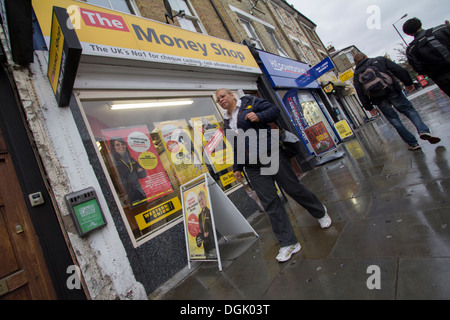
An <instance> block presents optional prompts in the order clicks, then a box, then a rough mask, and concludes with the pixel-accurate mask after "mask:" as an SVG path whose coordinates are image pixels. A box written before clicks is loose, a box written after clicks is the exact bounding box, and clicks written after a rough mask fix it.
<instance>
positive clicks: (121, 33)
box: [32, 0, 261, 74]
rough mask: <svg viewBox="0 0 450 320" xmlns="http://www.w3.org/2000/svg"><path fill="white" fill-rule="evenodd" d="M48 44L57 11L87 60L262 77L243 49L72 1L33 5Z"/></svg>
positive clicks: (41, 1)
mask: <svg viewBox="0 0 450 320" xmlns="http://www.w3.org/2000/svg"><path fill="white" fill-rule="evenodd" d="M32 1H33V2H32V3H33V9H34V11H35V13H36V17H37V19H38V22H39V25H40V27H41V30H42V33H43V35H44V38H45V40H46V42H47V45H48V44H49V39H50V32H51V20H52V10H53V6H57V7H62V8H66V9H67V12H68V14H69V16H70V20H71V22H72V25H73V27H74V29H75V31H76V33H77V36H78V38H79V40H80V43H81V45H82V48H83V55H92V56H102V57H112V58H121V59H130V60H140V61H150V62H159V63H170V64H180V65H192V66H198V67H205V68H213V69H226V70H234V71H240V72H249V73H257V74H259V73H261V70H260V68H259V67H258V64H257V63H256V61H255V59H254V58H253V56H252V54H251V53H250V50H249V49H248V48H247V47H246V46H244V45H241V44H238V43H234V42H230V41H226V40H222V39H219V38H214V37H210V36H206V35H203V34H199V33H196V32H191V31H187V30H184V29H181V28H178V27H174V26H172V25H168V24H164V23H160V22H156V21H152V20H149V19H144V18H141V17H137V16H134V15H130V14H125V13H121V12H117V11H113V10H108V9H104V8H101V7H97V6H94V5H90V4H87V3H85V2H80V1H73V0H32Z"/></svg>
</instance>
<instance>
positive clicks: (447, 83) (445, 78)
mask: <svg viewBox="0 0 450 320" xmlns="http://www.w3.org/2000/svg"><path fill="white" fill-rule="evenodd" d="M432 79H433V81H434V82H436V84H437V85H438V87H439V88H440V89H441V90H442V91H444V92H445V94H446V95H447V96H449V97H450V72H447V73H444V74H442V75H440V76H437V77H433V78H432Z"/></svg>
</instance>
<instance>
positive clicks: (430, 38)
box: [403, 18, 450, 97]
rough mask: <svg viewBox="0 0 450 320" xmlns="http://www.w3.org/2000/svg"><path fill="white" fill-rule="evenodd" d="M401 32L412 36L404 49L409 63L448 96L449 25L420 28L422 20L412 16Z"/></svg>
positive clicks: (449, 88)
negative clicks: (412, 38)
mask: <svg viewBox="0 0 450 320" xmlns="http://www.w3.org/2000/svg"><path fill="white" fill-rule="evenodd" d="M403 32H404V33H406V34H407V35H410V36H414V40H413V41H412V42H411V43H410V44H409V46H408V48H407V49H406V56H407V58H408V62H409V64H410V65H411V66H412V67H413V69H414V70H415V71H416V72H418V73H419V74H421V75H427V76H429V77H430V78H431V79H433V81H434V82H436V84H437V85H438V87H439V88H441V90H442V91H444V92H445V93H446V94H447V95H448V96H449V97H450V25H448V24H443V25H440V26H437V27H434V28H431V29H427V30H424V29H422V22H421V21H420V20H419V19H417V18H412V19H409V20H408V21H406V22H405V23H404V24H403Z"/></svg>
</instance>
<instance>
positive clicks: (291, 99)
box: [283, 89, 309, 145]
mask: <svg viewBox="0 0 450 320" xmlns="http://www.w3.org/2000/svg"><path fill="white" fill-rule="evenodd" d="M283 103H284V106H285V108H286V111H287V113H288V114H289V116H290V118H291V119H292V124H293V125H294V126H295V128H296V130H297V132H298V133H299V134H300V137H301V138H302V140H303V141H304V142H305V145H308V139H307V138H306V135H305V132H304V130H305V129H306V128H308V127H309V124H308V122H307V121H306V119H305V116H304V114H303V108H302V106H301V104H300V101H299V99H298V89H292V90H289V91H288V92H286V94H285V95H284V97H283Z"/></svg>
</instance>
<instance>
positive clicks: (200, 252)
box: [183, 181, 217, 260]
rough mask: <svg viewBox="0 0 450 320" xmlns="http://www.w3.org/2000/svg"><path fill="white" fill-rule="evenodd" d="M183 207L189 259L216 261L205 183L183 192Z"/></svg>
mask: <svg viewBox="0 0 450 320" xmlns="http://www.w3.org/2000/svg"><path fill="white" fill-rule="evenodd" d="M183 207H184V219H185V226H186V237H187V243H188V247H189V257H190V259H191V260H205V259H207V260H213V259H217V250H216V240H215V237H216V234H215V229H214V224H213V218H212V213H211V210H210V208H211V204H210V203H209V196H208V188H207V185H206V181H203V182H202V183H200V184H197V185H195V186H193V187H191V188H189V189H186V190H184V191H183Z"/></svg>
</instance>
